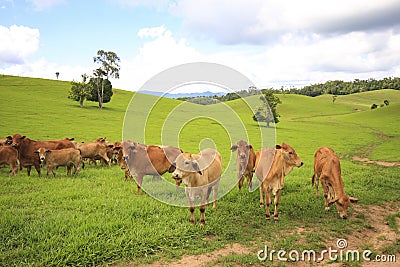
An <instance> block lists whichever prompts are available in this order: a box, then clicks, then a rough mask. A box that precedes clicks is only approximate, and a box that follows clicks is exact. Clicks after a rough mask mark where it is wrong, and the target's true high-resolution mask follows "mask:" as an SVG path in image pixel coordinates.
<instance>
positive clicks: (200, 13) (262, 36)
mask: <svg viewBox="0 0 400 267" xmlns="http://www.w3.org/2000/svg"><path fill="white" fill-rule="evenodd" d="M171 11H172V12H173V13H174V14H176V15H177V16H180V17H181V18H182V19H183V24H184V27H185V28H186V30H187V32H188V33H192V35H194V36H196V37H198V38H210V39H213V40H215V41H216V42H217V43H221V44H240V43H248V44H258V45H259V44H267V43H271V42H272V43H274V42H277V41H280V39H281V38H282V37H283V36H285V35H286V34H289V33H290V34H298V35H302V36H304V35H312V34H326V35H328V34H337V33H348V32H352V31H370V30H374V29H377V28H381V27H385V26H386V27H398V26H400V21H399V20H398V19H397V18H398V17H399V16H400V2H398V1H396V0H382V1H369V2H366V1H363V0H352V1H347V0H335V1H333V0H329V1H319V0H304V1H277V0H271V1H263V0H246V1H244V0H243V1H242V0H239V1H229V0H220V1H213V0H203V1H197V0H180V1H177V2H176V4H175V5H173V6H172V7H171Z"/></svg>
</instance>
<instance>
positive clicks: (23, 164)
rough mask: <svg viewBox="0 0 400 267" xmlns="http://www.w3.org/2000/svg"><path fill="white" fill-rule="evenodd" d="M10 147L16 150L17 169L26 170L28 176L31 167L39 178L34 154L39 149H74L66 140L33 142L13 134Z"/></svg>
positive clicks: (36, 157) (37, 161)
mask: <svg viewBox="0 0 400 267" xmlns="http://www.w3.org/2000/svg"><path fill="white" fill-rule="evenodd" d="M12 140H13V141H12V146H13V147H15V148H16V149H17V150H18V156H19V163H20V167H19V169H20V170H22V168H26V169H27V172H28V176H30V175H31V168H32V166H34V167H35V169H36V171H37V172H38V175H39V176H40V162H39V158H38V156H37V155H36V154H35V153H34V152H35V151H37V150H38V149H39V148H41V147H43V148H46V149H63V148H74V144H73V143H72V142H71V141H69V140H67V139H64V140H49V141H35V140H31V139H29V138H27V137H26V136H21V135H20V134H14V135H13V137H12Z"/></svg>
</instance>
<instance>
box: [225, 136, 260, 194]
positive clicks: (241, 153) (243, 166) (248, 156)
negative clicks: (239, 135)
mask: <svg viewBox="0 0 400 267" xmlns="http://www.w3.org/2000/svg"><path fill="white" fill-rule="evenodd" d="M236 150H237V152H238V153H237V158H236V169H237V177H238V181H239V183H238V186H239V190H240V189H241V188H242V186H243V183H244V178H247V183H248V187H249V188H250V189H251V187H252V182H251V181H252V179H253V173H254V166H255V164H256V154H255V153H254V149H253V147H252V146H251V145H249V144H247V142H246V141H243V140H240V141H239V142H237V144H236V145H233V146H232V147H231V151H232V152H235V151H236Z"/></svg>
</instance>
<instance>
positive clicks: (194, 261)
mask: <svg viewBox="0 0 400 267" xmlns="http://www.w3.org/2000/svg"><path fill="white" fill-rule="evenodd" d="M353 208H354V213H353V215H352V216H354V217H358V218H363V217H365V225H367V226H368V227H366V228H364V229H363V230H362V231H358V232H354V233H353V234H351V235H349V236H347V237H346V242H347V246H346V248H345V249H344V251H347V250H358V251H360V253H362V251H363V249H365V248H366V247H367V248H368V249H372V250H373V251H375V252H377V253H378V254H379V255H385V256H388V255H390V254H388V253H386V254H385V252H384V249H385V247H387V246H390V245H393V244H395V243H396V242H399V241H398V240H399V239H400V234H399V232H398V231H399V230H397V232H396V231H395V230H394V229H392V228H390V227H389V225H388V224H387V223H386V222H385V217H386V216H387V215H390V214H396V213H398V212H400V202H395V203H387V204H386V205H385V206H376V205H368V206H361V205H353ZM396 220H397V221H396V223H397V226H398V227H400V218H396ZM305 231H313V229H311V228H306V227H298V228H296V229H294V232H296V233H297V234H300V233H301V232H305ZM336 242H337V239H332V240H328V241H327V242H326V244H327V249H328V247H329V246H330V247H332V248H335V249H337V247H336ZM255 244H256V242H255V243H254V244H249V245H248V246H243V245H241V244H238V243H233V244H231V245H228V246H226V247H225V248H223V249H220V250H216V251H213V252H209V253H204V254H200V255H185V256H183V257H182V258H181V259H179V260H177V261H173V262H167V263H165V262H162V261H158V262H154V263H151V264H147V265H146V264H145V265H139V266H142V267H144V266H147V267H155V266H173V267H176V266H177V267H182V266H190V267H198V266H223V265H221V263H220V262H219V260H220V259H221V258H222V257H226V256H229V255H232V254H236V255H250V256H251V257H254V261H255V262H254V266H262V265H263V262H258V259H257V254H256V252H255V251H258V250H259V249H260V248H259V247H257V245H255ZM361 255H362V254H361ZM395 256H396V262H376V261H373V262H372V261H371V262H365V261H364V262H363V264H362V265H363V266H371V267H372V266H373V267H380V266H382V267H383V266H385V267H399V266H400V253H397V254H396V255H395ZM278 263H279V262H278V261H277V260H275V261H274V265H276V264H278ZM286 264H288V266H289V265H290V266H297V267H303V266H304V267H305V266H329V267H338V266H343V263H329V262H328V260H327V259H325V260H323V261H322V262H311V263H310V262H305V261H298V262H295V263H290V264H289V263H286ZM134 265H135V264H133V263H132V264H128V265H126V266H134ZM135 266H136V265H135ZM230 266H241V265H240V264H237V263H236V264H235V263H233V264H232V263H230Z"/></svg>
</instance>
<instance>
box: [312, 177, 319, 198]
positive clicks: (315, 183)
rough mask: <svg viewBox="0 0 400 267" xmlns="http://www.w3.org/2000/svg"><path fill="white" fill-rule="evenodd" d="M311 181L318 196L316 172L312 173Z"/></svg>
mask: <svg viewBox="0 0 400 267" xmlns="http://www.w3.org/2000/svg"><path fill="white" fill-rule="evenodd" d="M312 182H313V184H314V186H315V194H316V196H319V192H318V184H319V181H318V176H317V174H316V173H314V175H313V177H312Z"/></svg>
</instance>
